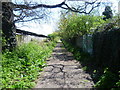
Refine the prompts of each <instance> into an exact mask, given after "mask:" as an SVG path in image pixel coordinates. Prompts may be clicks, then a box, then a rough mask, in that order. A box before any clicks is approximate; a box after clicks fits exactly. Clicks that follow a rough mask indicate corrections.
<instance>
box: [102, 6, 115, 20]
mask: <svg viewBox="0 0 120 90" xmlns="http://www.w3.org/2000/svg"><path fill="white" fill-rule="evenodd" d="M103 15H104V16H105V17H104V18H103V20H106V19H109V18H112V17H113V13H112V10H111V8H110V6H106V7H105V11H104V12H103Z"/></svg>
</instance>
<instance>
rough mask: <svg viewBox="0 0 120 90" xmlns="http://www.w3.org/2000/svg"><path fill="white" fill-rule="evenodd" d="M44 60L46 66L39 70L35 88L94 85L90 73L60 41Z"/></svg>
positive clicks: (85, 86) (88, 86) (86, 86)
mask: <svg viewBox="0 0 120 90" xmlns="http://www.w3.org/2000/svg"><path fill="white" fill-rule="evenodd" d="M46 61H47V67H44V68H43V71H42V72H40V76H39V78H38V80H37V81H36V82H37V84H36V86H35V88H91V87H92V86H93V85H94V83H93V81H92V78H91V77H90V75H89V74H88V73H86V72H85V71H83V70H82V66H81V64H80V63H79V62H78V61H77V60H75V59H74V58H73V55H72V53H70V52H68V51H67V50H66V49H65V48H63V44H62V43H61V42H59V43H58V44H57V46H56V47H55V49H54V50H53V53H52V56H51V57H50V58H49V59H48V60H46Z"/></svg>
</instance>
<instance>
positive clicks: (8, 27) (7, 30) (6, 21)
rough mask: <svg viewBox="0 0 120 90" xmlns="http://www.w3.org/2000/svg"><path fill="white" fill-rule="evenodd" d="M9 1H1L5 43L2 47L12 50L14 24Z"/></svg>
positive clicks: (14, 43)
mask: <svg viewBox="0 0 120 90" xmlns="http://www.w3.org/2000/svg"><path fill="white" fill-rule="evenodd" d="M10 3H11V2H2V32H3V35H2V36H3V37H5V39H6V45H5V46H3V47H2V49H3V50H4V49H9V50H12V49H13V48H14V47H15V46H16V38H15V31H16V28H15V24H14V16H13V10H12V7H11V6H10Z"/></svg>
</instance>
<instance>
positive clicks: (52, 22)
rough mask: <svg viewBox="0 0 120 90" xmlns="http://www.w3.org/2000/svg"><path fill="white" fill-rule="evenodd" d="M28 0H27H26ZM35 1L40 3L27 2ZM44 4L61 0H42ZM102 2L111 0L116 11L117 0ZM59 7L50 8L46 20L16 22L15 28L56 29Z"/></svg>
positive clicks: (41, 31)
mask: <svg viewBox="0 0 120 90" xmlns="http://www.w3.org/2000/svg"><path fill="white" fill-rule="evenodd" d="M15 1H17V2H19V1H20V3H21V1H22V0H13V2H15ZM27 1H28V0H27ZM30 1H32V2H37V3H41V2H40V0H29V2H30ZM42 1H43V2H44V3H45V4H49V5H50V4H58V3H61V2H62V1H63V0H42ZM103 1H104V2H108V1H111V2H112V3H113V6H112V9H114V10H116V11H118V10H117V9H118V1H119V0H103ZM60 10H61V9H60V8H54V9H50V11H51V14H50V15H51V16H50V17H51V19H48V20H46V22H42V21H41V22H40V23H39V22H27V23H24V24H22V23H16V26H17V28H19V29H21V30H26V31H30V32H34V33H38V34H44V35H48V34H51V33H52V32H54V31H55V30H57V26H58V21H59V19H60ZM103 10H104V7H101V11H103Z"/></svg>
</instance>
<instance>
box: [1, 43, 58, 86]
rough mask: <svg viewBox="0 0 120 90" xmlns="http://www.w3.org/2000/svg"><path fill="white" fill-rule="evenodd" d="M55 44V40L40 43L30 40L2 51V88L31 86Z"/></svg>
mask: <svg viewBox="0 0 120 90" xmlns="http://www.w3.org/2000/svg"><path fill="white" fill-rule="evenodd" d="M55 44H56V43H55V41H51V42H47V43H41V44H39V43H38V42H35V41H32V42H30V43H25V44H22V45H20V46H18V47H17V48H16V49H15V50H13V51H12V52H10V51H7V50H6V51H5V52H3V55H2V61H1V63H2V78H1V81H2V88H31V87H33V86H34V85H35V80H36V78H37V76H38V75H39V72H40V71H42V68H43V67H44V66H46V64H45V63H46V61H45V59H46V58H48V57H49V56H50V54H51V52H52V50H53V48H54V46H55Z"/></svg>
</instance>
